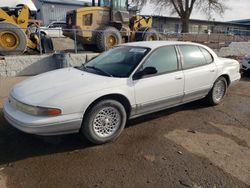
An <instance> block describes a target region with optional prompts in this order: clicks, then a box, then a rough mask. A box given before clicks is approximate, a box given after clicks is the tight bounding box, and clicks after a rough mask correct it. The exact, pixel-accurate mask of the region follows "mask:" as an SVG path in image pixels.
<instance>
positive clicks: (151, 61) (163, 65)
mask: <svg viewBox="0 0 250 188" xmlns="http://www.w3.org/2000/svg"><path fill="white" fill-rule="evenodd" d="M146 67H154V68H156V70H157V74H160V73H164V72H171V71H175V70H177V69H178V63H177V56H176V51H175V47H173V46H168V47H162V48H160V49H158V50H156V51H155V52H153V54H152V55H151V56H150V57H149V58H148V59H147V61H146V63H145V64H144V65H143V69H144V68H146Z"/></svg>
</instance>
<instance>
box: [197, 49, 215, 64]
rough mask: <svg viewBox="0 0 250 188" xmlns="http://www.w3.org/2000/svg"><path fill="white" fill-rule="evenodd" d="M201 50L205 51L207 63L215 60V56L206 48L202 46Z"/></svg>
mask: <svg viewBox="0 0 250 188" xmlns="http://www.w3.org/2000/svg"><path fill="white" fill-rule="evenodd" d="M200 50H201V52H202V53H203V55H204V57H205V59H206V62H207V64H209V63H212V62H213V61H214V59H213V56H212V55H211V54H210V53H209V52H208V51H207V50H206V49H204V48H202V47H200Z"/></svg>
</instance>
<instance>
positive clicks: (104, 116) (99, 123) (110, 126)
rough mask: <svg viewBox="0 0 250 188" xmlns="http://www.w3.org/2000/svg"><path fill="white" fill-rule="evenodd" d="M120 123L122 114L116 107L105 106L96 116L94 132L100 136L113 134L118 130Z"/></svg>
mask: <svg viewBox="0 0 250 188" xmlns="http://www.w3.org/2000/svg"><path fill="white" fill-rule="evenodd" d="M120 123H121V115H120V113H119V111H118V110H117V109H116V108H113V107H106V108H103V109H101V110H100V111H99V112H98V113H97V115H96V116H95V118H94V121H93V128H94V132H95V134H96V135H97V136H99V137H109V136H112V135H113V134H114V133H115V132H116V131H117V130H118V128H119V126H120Z"/></svg>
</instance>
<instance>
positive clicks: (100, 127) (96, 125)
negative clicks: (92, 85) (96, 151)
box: [80, 100, 127, 144]
mask: <svg viewBox="0 0 250 188" xmlns="http://www.w3.org/2000/svg"><path fill="white" fill-rule="evenodd" d="M111 113H112V114H111ZM101 116H102V117H101ZM126 121H127V113H126V110H125V108H124V106H123V105H122V104H121V103H119V102H118V101H115V100H102V101H100V102H98V103H97V104H95V105H94V106H93V107H92V108H91V109H90V110H89V111H88V112H87V113H86V116H85V117H84V120H83V123H82V128H81V130H80V133H81V134H83V135H84V136H85V137H86V138H87V139H88V140H89V141H90V142H92V143H94V144H104V143H107V142H111V141H113V140H114V139H116V138H117V137H118V136H119V135H120V134H121V132H122V130H123V129H124V127H125V125H126ZM110 123H116V127H114V128H113V130H112V129H109V128H110ZM108 129H109V131H110V132H107V130H108ZM105 131H106V132H105Z"/></svg>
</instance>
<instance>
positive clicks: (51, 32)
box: [40, 21, 66, 38]
mask: <svg viewBox="0 0 250 188" xmlns="http://www.w3.org/2000/svg"><path fill="white" fill-rule="evenodd" d="M65 27H66V22H64V21H53V22H51V23H50V24H49V25H47V26H42V27H40V29H41V31H43V32H45V33H46V35H48V36H50V37H53V38H57V37H64V35H63V31H62V30H63V28H65Z"/></svg>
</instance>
